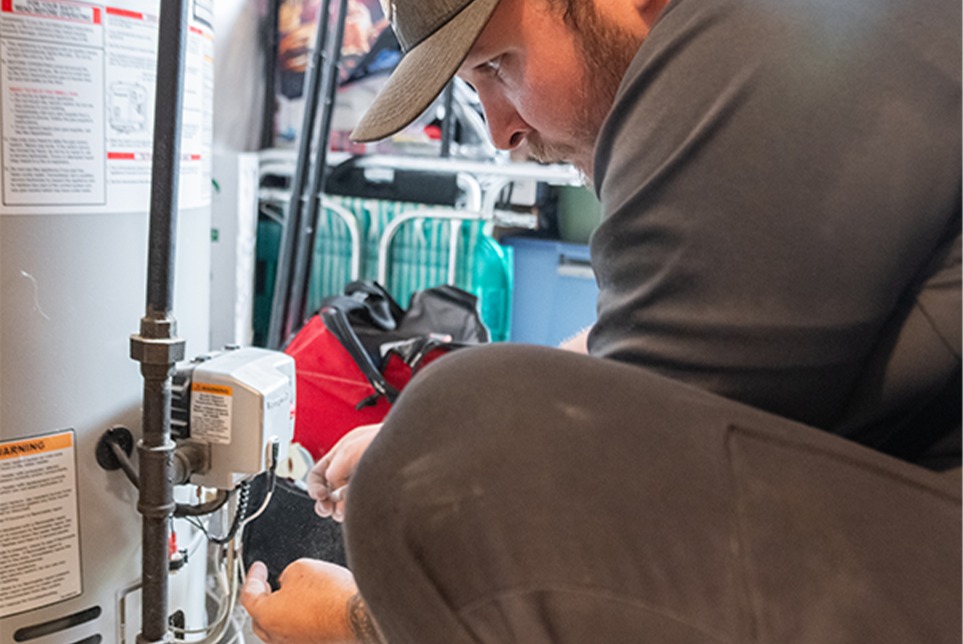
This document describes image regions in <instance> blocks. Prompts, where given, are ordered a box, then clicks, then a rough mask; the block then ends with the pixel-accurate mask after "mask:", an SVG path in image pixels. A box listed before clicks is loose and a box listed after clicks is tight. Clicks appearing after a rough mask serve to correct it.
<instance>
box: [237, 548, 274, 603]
mask: <svg viewBox="0 0 963 644" xmlns="http://www.w3.org/2000/svg"><path fill="white" fill-rule="evenodd" d="M270 594H271V585H270V584H269V583H268V569H267V566H265V565H264V564H263V563H261V562H260V561H255V562H254V563H252V564H251V567H250V568H249V569H248V571H247V576H246V577H245V578H244V586H243V587H242V588H241V605H242V606H244V608H245V609H246V610H247V612H249V613H252V615H253V613H254V612H255V611H256V607H257V605H258V604H259V603H260V602H261V600H263V599H264V598H265V597H267V596H268V595H270Z"/></svg>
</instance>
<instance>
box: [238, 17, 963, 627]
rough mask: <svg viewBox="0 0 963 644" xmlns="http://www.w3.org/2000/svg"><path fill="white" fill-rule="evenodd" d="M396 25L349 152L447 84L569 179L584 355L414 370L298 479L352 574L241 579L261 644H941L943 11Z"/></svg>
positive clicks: (951, 314) (947, 450)
mask: <svg viewBox="0 0 963 644" xmlns="http://www.w3.org/2000/svg"><path fill="white" fill-rule="evenodd" d="M390 13H391V16H390V17H391V20H392V24H393V25H394V27H395V29H396V32H397V33H398V35H399V38H400V40H401V42H402V43H403V45H404V46H405V48H406V50H407V51H408V52H409V53H408V55H407V56H406V58H405V60H404V61H403V63H402V65H401V66H400V67H399V69H398V70H397V71H396V73H395V75H394V77H393V79H392V81H391V82H390V83H389V85H388V87H387V88H386V90H385V92H384V93H383V94H382V96H381V97H379V100H378V101H377V102H376V103H375V105H374V106H373V107H372V109H371V110H370V111H369V112H368V113H367V114H366V116H365V118H364V119H363V120H362V122H361V124H360V126H359V128H358V130H357V132H356V134H357V135H358V136H359V138H362V139H371V138H379V137H382V136H386V135H388V134H390V133H392V132H393V131H396V130H398V129H400V128H401V127H404V126H405V125H406V124H407V123H408V122H410V120H411V119H412V118H413V117H415V116H417V114H418V112H420V111H421V110H423V109H424V108H425V107H427V105H428V104H429V103H430V101H431V100H432V99H433V98H434V96H435V95H436V94H437V92H438V91H440V89H441V88H442V87H443V85H444V84H445V82H447V80H448V79H449V78H450V76H451V74H452V73H454V72H455V71H456V70H457V71H458V73H459V75H460V76H461V77H463V78H464V79H465V80H467V81H468V82H470V83H471V84H472V85H474V86H475V88H476V89H477V90H478V92H479V96H480V97H481V100H482V104H483V106H484V109H485V114H486V118H487V120H488V123H489V127H490V130H491V133H492V138H493V140H494V141H495V143H496V144H497V145H498V146H499V147H502V148H513V147H516V146H519V145H521V144H522V143H526V144H527V145H529V146H530V147H531V149H532V150H533V151H534V152H535V153H536V154H538V155H541V156H542V157H543V158H545V159H547V160H559V159H564V160H570V161H572V162H574V163H576V164H577V165H578V166H579V167H580V168H582V170H583V171H584V172H585V173H586V174H587V175H588V176H589V177H590V178H592V179H593V180H594V183H595V185H596V189H597V191H598V193H599V195H600V198H601V201H602V204H603V207H604V210H605V214H604V217H603V222H602V224H601V226H600V227H599V229H598V231H597V232H596V233H595V235H594V236H593V239H592V256H593V268H594V269H595V271H596V275H597V278H598V281H599V286H600V298H599V306H598V309H599V316H598V320H597V322H596V324H595V325H594V327H593V328H592V330H591V332H590V333H589V335H588V337H587V347H588V350H589V353H590V354H591V357H589V356H580V355H575V354H572V353H567V352H562V351H557V350H550V349H541V348H532V347H513V346H492V347H486V348H483V349H478V350H469V351H464V352H458V353H456V354H453V355H452V356H450V357H446V358H445V359H444V360H441V361H439V362H438V363H437V364H436V365H432V367H431V368H429V369H426V370H425V372H424V373H423V374H422V375H421V376H419V378H416V379H415V380H414V381H413V382H412V383H411V385H409V387H408V388H407V389H406V391H405V392H404V394H403V395H402V396H401V398H400V399H399V401H398V403H397V405H396V406H395V408H394V409H393V410H392V413H391V414H390V415H389V417H388V419H387V421H386V424H385V426H384V428H383V429H380V430H379V428H377V427H373V428H372V427H368V428H362V429H361V430H359V431H358V432H357V433H352V434H349V435H348V436H347V437H345V439H344V441H343V442H342V443H341V444H339V445H338V446H336V447H335V448H334V449H333V450H332V452H331V453H330V454H329V455H327V456H326V457H325V458H323V459H322V460H321V461H320V462H319V464H318V466H317V467H316V468H315V471H314V472H313V474H312V476H313V490H314V491H313V494H314V495H315V496H316V498H318V501H319V507H320V510H321V511H322V512H323V513H335V514H336V515H340V514H341V513H342V512H345V513H346V515H345V534H346V539H347V545H348V551H349V561H350V563H351V568H352V571H353V573H354V577H352V574H351V573H349V572H347V571H344V570H343V569H339V568H337V567H332V566H330V565H327V564H324V563H321V562H309V561H300V562H296V563H295V564H292V566H291V567H290V568H289V569H288V570H287V571H285V573H284V575H283V577H282V579H281V589H280V590H279V591H277V592H275V593H271V592H270V590H269V589H268V588H267V587H266V584H265V581H264V571H263V568H261V567H260V566H255V567H254V568H252V571H251V573H250V574H249V577H248V581H247V584H246V586H245V592H244V594H243V597H242V601H243V602H244V604H245V606H246V607H247V608H248V611H249V612H250V613H251V615H252V618H253V620H254V624H255V628H256V630H257V631H258V632H259V634H261V635H263V636H264V637H265V639H268V641H277V642H299V641H338V640H339V639H352V638H354V639H357V640H361V641H366V640H370V641H378V640H379V639H380V638H382V637H385V638H386V639H387V641H391V642H408V641H410V642H446V643H447V642H462V641H465V642H468V641H488V642H526V643H527V642H634V641H658V642H694V641H725V642H745V641H759V642H790V641H794V642H795V641H798V642H828V641H852V642H924V641H925V642H944V641H945V642H954V641H959V639H960V636H961V634H960V575H959V569H960V552H959V550H960V549H959V543H960V489H959V488H960V481H959V469H958V467H959V462H960V442H959V437H960V406H961V405H960V388H961V384H960V335H961V322H960V308H961V299H960V254H961V250H960V177H961V168H960V157H961V154H960V30H959V25H960V6H959V3H958V2H955V0H953V1H948V0H929V1H927V2H922V1H921V0H918V1H911V2H896V1H895V0H863V1H861V2H827V1H823V0H702V1H701V2H700V1H696V0H672V1H671V3H667V2H665V1H663V0H608V1H604V2H603V1H601V0H599V1H595V2H590V1H588V0H585V1H578V0H572V1H570V2H565V1H564V0H473V1H468V2H465V1H459V0H449V1H446V0H422V1H421V2H418V1H417V0H409V1H408V2H401V0H398V1H396V2H394V3H392V5H391V12H390ZM598 358H606V359H604V360H600V359H598ZM640 367H641V368H640ZM841 437H842V438H841ZM362 454H364V457H363V458H361V455H362ZM894 457H895V458H894ZM359 461H360V462H359ZM356 467H357V469H355V468H356ZM933 470H936V471H933ZM939 470H949V473H942V474H941V473H938V471H939ZM349 480H350V490H351V492H350V496H351V499H352V502H351V503H350V504H347V505H346V497H345V485H346V484H347V482H348V481H349ZM355 582H356V583H357V585H358V587H359V588H360V594H359V593H358V592H357V590H356V588H355V585H354V584H355ZM362 597H363V599H362Z"/></svg>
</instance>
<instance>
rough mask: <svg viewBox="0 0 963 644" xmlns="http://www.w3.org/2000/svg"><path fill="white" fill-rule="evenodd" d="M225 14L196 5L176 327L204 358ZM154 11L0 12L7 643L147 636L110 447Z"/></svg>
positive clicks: (135, 403) (142, 224)
mask: <svg viewBox="0 0 963 644" xmlns="http://www.w3.org/2000/svg"><path fill="white" fill-rule="evenodd" d="M210 2H211V0H194V1H193V2H192V3H191V7H190V15H191V22H190V33H189V34H188V54H187V59H186V61H187V62H186V79H185V94H184V99H183V100H184V107H183V115H184V116H183V139H182V144H181V151H182V158H181V162H180V193H179V215H178V222H177V238H176V239H177V247H176V257H177V266H176V274H175V287H174V294H175V297H174V317H175V318H176V320H177V323H178V329H177V335H178V336H179V337H181V338H184V339H185V340H186V341H187V347H186V351H187V355H188V356H190V355H194V354H198V353H203V352H206V351H207V350H208V349H209V347H208V346H207V342H208V328H209V306H208V303H209V283H210V201H211V189H210V188H211V180H210V163H211V126H212V120H211V106H212V91H213V50H214V46H213V30H212V27H211V4H210ZM159 5H160V2H159V0H93V1H87V0H43V2H37V1H36V0H0V142H2V146H0V161H2V163H0V561H2V562H3V565H2V567H0V644H14V642H16V643H17V644H23V643H24V642H27V643H29V644H54V643H56V644H98V643H100V642H105V643H108V644H109V643H113V642H123V641H131V636H130V634H131V633H134V634H136V633H137V632H138V624H139V614H138V613H137V612H136V611H132V610H130V606H129V603H130V602H128V606H127V607H126V608H125V607H124V606H125V605H124V600H125V599H130V593H128V592H127V591H128V590H129V589H130V588H132V587H136V585H137V582H138V578H139V576H140V569H141V565H140V541H141V535H140V530H141V517H140V515H139V514H138V513H137V508H136V504H137V490H136V489H134V487H133V486H132V485H131V484H130V483H129V482H128V481H127V479H126V478H125V477H124V476H123V475H122V474H121V473H120V472H119V471H112V472H108V471H105V470H103V469H101V468H100V467H99V466H98V465H97V462H96V459H95V448H96V446H97V442H98V439H99V438H100V436H101V435H102V434H103V433H104V431H105V430H106V429H108V428H110V427H112V426H115V425H124V426H126V427H128V428H130V429H131V430H132V431H133V433H134V435H135V437H136V438H139V436H140V424H141V398H142V390H143V381H142V378H141V376H140V371H139V365H138V363H137V362H135V361H133V360H132V359H131V358H130V353H129V351H130V348H129V347H130V340H129V339H130V336H131V334H134V333H137V332H138V330H139V324H140V318H141V317H142V316H143V315H144V311H145V304H146V273H147V268H146V266H147V239H148V219H149V210H150V205H149V201H150V181H151V152H152V128H153V122H154V101H155V98H157V97H155V95H154V94H155V92H154V84H155V82H154V79H155V74H156V59H157V55H156V50H157V26H158V18H159ZM180 545H182V546H183V545H185V544H180ZM175 585H176V582H174V581H172V589H173V588H174V586H175ZM203 592H204V591H203V587H202V588H201V589H200V600H199V601H200V602H201V605H202V606H203V597H204V595H203ZM173 608H174V605H173V604H172V609H173ZM131 622H134V623H131Z"/></svg>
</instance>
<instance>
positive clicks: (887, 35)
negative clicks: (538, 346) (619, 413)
mask: <svg viewBox="0 0 963 644" xmlns="http://www.w3.org/2000/svg"><path fill="white" fill-rule="evenodd" d="M960 23H961V9H960V3H959V0H909V1H908V2H907V1H906V0H858V1H839V0H672V2H670V3H669V6H668V8H667V9H666V11H665V12H664V14H663V16H662V17H661V18H660V20H659V22H658V23H657V24H656V26H655V28H654V29H653V31H652V32H651V34H650V35H649V37H648V39H647V40H646V41H645V43H644V44H643V45H642V47H641V48H640V50H639V52H638V54H637V56H636V58H635V60H634V61H633V63H632V65H631V66H630V68H629V70H628V73H627V74H626V76H625V78H624V79H623V82H622V85H621V88H620V90H619V94H618V96H617V98H616V104H615V106H614V108H613V110H612V112H611V113H610V114H609V117H608V119H607V121H606V123H605V124H604V126H603V129H602V132H601V135H600V137H599V142H598V145H597V148H596V164H595V178H596V182H597V186H598V190H599V195H600V198H601V200H602V203H603V206H604V210H605V214H604V217H603V222H602V224H601V226H600V227H599V229H598V231H597V232H596V233H595V235H594V237H593V240H592V259H593V265H594V266H595V269H596V273H597V277H598V280H599V286H600V298H599V317H598V322H597V324H596V325H595V327H594V329H593V331H592V333H591V335H590V338H589V349H590V351H591V352H592V353H593V354H595V355H599V356H603V357H608V358H614V359H618V360H622V361H626V362H630V363H633V364H638V365H640V366H644V367H648V368H651V369H654V370H656V371H659V372H661V373H663V374H665V375H668V376H670V377H674V378H677V379H680V380H683V381H686V382H689V383H692V384H694V385H696V386H699V387H703V388H705V389H709V390H711V391H714V392H717V393H719V394H722V395H724V396H727V397H730V398H733V399H736V400H740V401H743V402H746V403H749V404H751V405H755V406H758V407H761V408H763V409H766V410H768V411H772V412H775V413H777V414H781V415H784V416H787V417H790V418H793V419H796V420H800V421H803V422H806V423H810V424H812V425H814V426H817V427H821V428H824V429H827V430H829V431H833V432H835V433H839V434H842V435H845V436H848V437H850V438H853V439H854V440H857V441H860V442H863V443H865V444H868V445H870V446H873V447H875V448H877V449H880V450H882V451H886V452H890V453H893V454H895V455H897V456H900V457H902V458H906V459H908V460H916V461H920V462H927V460H928V459H929V461H928V464H930V465H934V466H946V465H947V464H948V462H947V461H946V460H945V458H944V460H943V461H942V462H938V461H937V460H933V459H934V458H936V459H939V458H940V457H948V458H949V463H952V462H954V461H955V462H957V463H958V462H959V442H958V437H959V429H960V404H961V403H960V387H961V385H960V336H961V320H960V312H961V306H963V305H961V298H960V292H961V289H960V228H961V210H960V200H961V192H960V190H961V188H960V184H961V181H960V180H961V174H963V171H961V143H960V123H961V108H960V101H961V95H960V60H961V56H960V51H961V49H960V46H961V45H960ZM947 437H949V443H948V444H947V443H946V442H945V441H946V440H947ZM954 437H955V439H954ZM940 440H943V441H944V444H943V446H941V447H934V444H935V443H937V442H939V441H940ZM954 440H955V441H956V442H955V444H954V443H953V441H954ZM940 452H941V453H940Z"/></svg>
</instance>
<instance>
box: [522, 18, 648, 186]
mask: <svg viewBox="0 0 963 644" xmlns="http://www.w3.org/2000/svg"><path fill="white" fill-rule="evenodd" d="M576 7H577V9H576V13H577V15H571V16H568V17H567V20H568V21H569V23H570V26H571V28H572V29H573V31H574V33H575V39H576V47H577V48H578V50H579V54H580V55H581V57H582V60H583V66H582V78H583V82H582V83H581V86H580V87H579V91H578V96H577V99H578V101H579V110H578V113H577V114H576V119H575V122H574V123H572V124H571V127H570V130H569V132H568V133H567V136H566V137H565V139H566V141H565V142H561V141H545V140H544V139H543V138H542V137H541V135H540V134H539V133H538V132H532V133H530V134H529V135H528V136H527V137H526V140H527V142H528V145H529V149H530V151H531V154H532V156H533V157H535V158H536V159H537V160H539V161H541V162H543V163H559V162H569V163H572V164H573V165H574V166H575V167H576V168H578V170H579V171H580V172H582V174H584V175H585V176H586V177H587V178H589V179H591V178H592V166H593V163H594V158H595V154H594V153H595V141H596V139H597V138H598V134H599V130H600V129H601V127H602V123H603V122H604V121H605V117H606V116H607V115H608V113H609V110H610V109H611V108H612V103H613V102H614V101H615V94H616V92H617V91H618V88H619V84H620V83H621V82H622V76H623V75H624V74H625V70H626V69H628V66H629V63H631V62H632V59H633V58H634V57H635V53H636V51H637V50H638V48H639V46H640V45H641V41H640V40H639V39H638V38H636V37H634V36H632V35H631V34H630V33H628V31H626V30H625V29H624V28H622V26H621V25H619V24H617V23H610V22H607V21H605V20H604V19H603V18H602V17H601V16H599V15H598V12H597V10H596V8H595V4H594V3H592V2H584V3H583V2H578V3H576Z"/></svg>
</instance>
